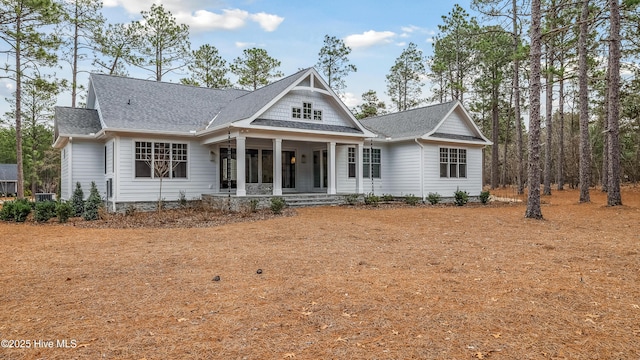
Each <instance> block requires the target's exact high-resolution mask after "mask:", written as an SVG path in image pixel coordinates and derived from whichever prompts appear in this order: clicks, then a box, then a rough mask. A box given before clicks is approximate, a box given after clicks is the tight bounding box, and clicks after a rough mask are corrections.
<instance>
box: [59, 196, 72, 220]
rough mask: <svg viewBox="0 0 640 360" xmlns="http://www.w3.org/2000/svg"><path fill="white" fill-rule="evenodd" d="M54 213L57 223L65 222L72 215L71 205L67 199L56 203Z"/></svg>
mask: <svg viewBox="0 0 640 360" xmlns="http://www.w3.org/2000/svg"><path fill="white" fill-rule="evenodd" d="M56 215H57V216H58V222H59V223H66V222H67V221H68V220H69V218H70V217H71V216H73V215H74V210H73V205H71V203H70V202H67V201H61V202H59V203H58V204H57V205H56Z"/></svg>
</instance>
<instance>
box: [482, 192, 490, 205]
mask: <svg viewBox="0 0 640 360" xmlns="http://www.w3.org/2000/svg"><path fill="white" fill-rule="evenodd" d="M490 195H491V193H490V192H489V190H487V191H483V192H481V193H480V202H481V203H482V204H484V205H486V204H487V203H488V202H489V196H490Z"/></svg>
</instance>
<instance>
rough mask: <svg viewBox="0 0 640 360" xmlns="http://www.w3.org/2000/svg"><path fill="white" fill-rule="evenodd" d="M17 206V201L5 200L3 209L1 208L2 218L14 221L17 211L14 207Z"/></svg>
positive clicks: (0, 215) (0, 214) (0, 217)
mask: <svg viewBox="0 0 640 360" xmlns="http://www.w3.org/2000/svg"><path fill="white" fill-rule="evenodd" d="M15 206H16V202H15V201H5V202H4V204H3V205H2V209H0V220H4V221H14V220H15V213H14V209H15Z"/></svg>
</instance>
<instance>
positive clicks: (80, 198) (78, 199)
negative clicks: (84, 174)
mask: <svg viewBox="0 0 640 360" xmlns="http://www.w3.org/2000/svg"><path fill="white" fill-rule="evenodd" d="M71 206H72V207H73V216H82V214H83V213H84V192H83V191H82V185H80V182H77V183H76V189H75V190H74V191H73V195H72V196H71Z"/></svg>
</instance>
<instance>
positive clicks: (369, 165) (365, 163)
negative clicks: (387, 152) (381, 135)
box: [362, 148, 382, 179]
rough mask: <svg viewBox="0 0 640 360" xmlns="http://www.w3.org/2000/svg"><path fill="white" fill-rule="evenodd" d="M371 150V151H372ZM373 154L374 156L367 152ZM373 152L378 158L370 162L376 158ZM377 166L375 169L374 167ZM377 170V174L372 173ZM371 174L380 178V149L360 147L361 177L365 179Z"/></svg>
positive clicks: (369, 177)
mask: <svg viewBox="0 0 640 360" xmlns="http://www.w3.org/2000/svg"><path fill="white" fill-rule="evenodd" d="M372 150H373V151H372ZM370 153H371V154H374V156H371V157H370V156H369V154H370ZM375 154H377V155H378V159H377V161H376V162H372V161H373V160H376V159H375V158H374V157H375ZM376 168H377V171H375V170H374V169H376ZM376 172H377V175H374V174H375V173H376ZM372 176H373V178H374V179H380V178H382V151H381V150H380V148H373V149H372V148H364V149H362V177H363V178H365V179H371V177H372Z"/></svg>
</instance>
